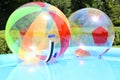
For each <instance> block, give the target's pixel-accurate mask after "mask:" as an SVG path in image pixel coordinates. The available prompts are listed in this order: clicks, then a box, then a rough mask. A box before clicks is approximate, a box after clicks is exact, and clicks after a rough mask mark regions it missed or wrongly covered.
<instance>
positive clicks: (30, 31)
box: [5, 2, 70, 62]
mask: <svg viewBox="0 0 120 80" xmlns="http://www.w3.org/2000/svg"><path fill="white" fill-rule="evenodd" d="M5 36H6V41H7V44H8V46H9V48H10V49H11V50H12V52H13V53H15V54H17V55H18V57H19V58H20V59H21V60H24V61H29V62H39V61H40V60H43V61H47V62H48V61H52V60H54V59H56V58H58V57H59V56H61V55H62V54H63V53H64V52H65V50H66V49H67V48H68V46H69V42H70V27H69V23H68V20H67V18H66V16H65V15H64V14H63V13H62V11H60V10H59V9H58V8H56V7H54V6H53V5H50V4H48V3H45V2H30V3H27V4H24V5H22V6H20V7H19V8H18V9H16V10H15V11H14V12H13V13H12V14H11V15H10V17H9V19H8V21H7V24H6V30H5Z"/></svg>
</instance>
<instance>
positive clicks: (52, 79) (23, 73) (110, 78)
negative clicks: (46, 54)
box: [0, 48, 120, 80]
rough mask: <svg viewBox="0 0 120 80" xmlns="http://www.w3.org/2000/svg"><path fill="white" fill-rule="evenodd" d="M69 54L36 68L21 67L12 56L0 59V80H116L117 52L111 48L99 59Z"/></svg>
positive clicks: (119, 76)
mask: <svg viewBox="0 0 120 80" xmlns="http://www.w3.org/2000/svg"><path fill="white" fill-rule="evenodd" d="M70 50H73V49H69V50H67V51H66V53H65V54H64V55H63V56H62V57H61V58H59V59H58V60H57V61H54V62H52V63H43V62H40V63H39V65H34V64H26V65H24V64H22V63H21V62H20V61H19V60H18V58H17V56H15V55H14V54H7V55H0V80H120V48H111V49H110V50H109V51H108V52H107V53H106V54H104V55H103V57H102V59H98V58H97V57H96V56H89V57H76V56H74V54H73V52H72V51H70Z"/></svg>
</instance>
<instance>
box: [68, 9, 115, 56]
mask: <svg viewBox="0 0 120 80" xmlns="http://www.w3.org/2000/svg"><path fill="white" fill-rule="evenodd" d="M68 19H69V23H70V27H71V36H72V37H71V43H70V46H71V47H75V46H76V47H78V48H76V50H75V54H76V55H77V56H101V55H102V54H105V53H106V52H107V51H108V50H109V48H110V47H111V46H112V44H113V41H114V30H113V24H112V21H111V20H110V18H109V17H108V16H107V15H106V14H105V13H104V12H102V11H101V10H98V9H95V8H83V9H80V10H78V11H76V12H74V13H73V14H71V15H70V17H69V18H68Z"/></svg>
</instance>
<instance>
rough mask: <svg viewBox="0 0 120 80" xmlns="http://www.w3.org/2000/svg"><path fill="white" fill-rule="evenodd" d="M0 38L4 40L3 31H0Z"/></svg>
mask: <svg viewBox="0 0 120 80" xmlns="http://www.w3.org/2000/svg"><path fill="white" fill-rule="evenodd" d="M0 38H5V31H4V30H0Z"/></svg>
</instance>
